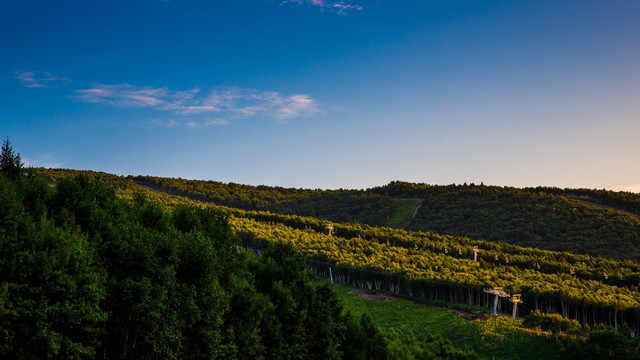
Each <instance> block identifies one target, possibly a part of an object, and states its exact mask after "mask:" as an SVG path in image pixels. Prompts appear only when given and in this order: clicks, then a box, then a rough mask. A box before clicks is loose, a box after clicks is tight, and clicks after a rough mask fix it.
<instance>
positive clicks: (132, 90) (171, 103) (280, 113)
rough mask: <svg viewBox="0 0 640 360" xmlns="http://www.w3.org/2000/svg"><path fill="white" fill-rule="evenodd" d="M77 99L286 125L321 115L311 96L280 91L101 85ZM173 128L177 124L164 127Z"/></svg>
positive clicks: (188, 114) (76, 96)
mask: <svg viewBox="0 0 640 360" xmlns="http://www.w3.org/2000/svg"><path fill="white" fill-rule="evenodd" d="M74 98H75V99H77V100H79V101H83V102H88V103H101V104H108V105H113V106H120V107H134V108H151V109H155V110H159V111H168V112H171V113H173V114H175V115H179V116H181V117H184V118H186V117H189V116H194V115H200V116H206V115H207V114H219V115H220V116H222V117H224V118H249V117H254V116H262V117H268V118H273V119H276V120H278V121H285V120H287V119H290V118H295V117H303V116H310V115H313V114H316V113H318V112H319V111H320V110H319V108H318V105H317V102H316V101H315V100H314V99H313V98H312V97H310V96H309V95H305V94H295V95H284V94H281V93H279V92H276V91H263V90H255V89H241V88H215V89H213V90H211V91H209V92H207V93H205V92H203V91H202V90H201V89H200V88H194V89H192V90H187V91H173V90H170V89H168V88H166V87H163V88H153V87H144V86H134V85H129V84H120V85H103V84H100V85H96V86H94V87H92V88H89V89H81V90H77V91H76V95H75V96H74ZM207 121H210V122H209V123H208V125H214V124H216V123H215V121H219V120H202V121H201V122H200V124H205V123H207ZM211 121H213V122H211ZM224 121H227V120H224ZM157 125H160V124H157ZM171 125H174V124H172V123H170V124H165V125H164V126H166V127H171ZM218 125H219V124H218Z"/></svg>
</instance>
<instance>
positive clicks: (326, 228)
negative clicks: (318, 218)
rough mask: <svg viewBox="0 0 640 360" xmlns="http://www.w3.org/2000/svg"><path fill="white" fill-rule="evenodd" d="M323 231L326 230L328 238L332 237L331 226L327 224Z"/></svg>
mask: <svg viewBox="0 0 640 360" xmlns="http://www.w3.org/2000/svg"><path fill="white" fill-rule="evenodd" d="M324 229H325V230H327V234H328V235H329V236H331V235H333V225H331V224H328V225H327V226H325V227H324Z"/></svg>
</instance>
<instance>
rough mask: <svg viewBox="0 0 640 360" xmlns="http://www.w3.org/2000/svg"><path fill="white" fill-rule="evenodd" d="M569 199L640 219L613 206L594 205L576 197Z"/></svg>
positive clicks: (638, 216) (639, 216)
mask: <svg viewBox="0 0 640 360" xmlns="http://www.w3.org/2000/svg"><path fill="white" fill-rule="evenodd" d="M567 198H568V199H572V200H578V201H580V202H581V203H583V204H586V205H591V206H596V207H599V208H603V209H609V210H613V211H615V212H619V213H623V214H627V215H629V216H633V217H634V218H636V219H640V215H637V214H634V213H630V212H628V211H625V210H622V209H616V208H614V207H611V206H607V205H602V204H596V203H592V202H590V201H586V200H582V199H580V198H579V197H575V196H568V197H567Z"/></svg>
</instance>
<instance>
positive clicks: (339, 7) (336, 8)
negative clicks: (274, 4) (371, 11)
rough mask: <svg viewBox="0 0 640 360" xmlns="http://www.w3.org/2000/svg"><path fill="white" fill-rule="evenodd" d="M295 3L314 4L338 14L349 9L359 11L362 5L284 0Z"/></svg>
mask: <svg viewBox="0 0 640 360" xmlns="http://www.w3.org/2000/svg"><path fill="white" fill-rule="evenodd" d="M289 2H290V3H296V4H306V5H311V6H316V7H319V8H321V9H326V10H333V11H336V12H337V13H338V14H340V15H346V14H347V13H348V12H349V11H360V10H362V6H360V5H358V4H354V3H352V2H346V1H333V0H285V1H283V2H282V4H284V3H289Z"/></svg>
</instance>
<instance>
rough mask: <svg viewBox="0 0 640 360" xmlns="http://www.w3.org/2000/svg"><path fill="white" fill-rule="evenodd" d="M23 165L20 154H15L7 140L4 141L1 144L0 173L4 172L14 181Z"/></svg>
mask: <svg viewBox="0 0 640 360" xmlns="http://www.w3.org/2000/svg"><path fill="white" fill-rule="evenodd" d="M23 165H24V163H23V162H22V160H21V159H20V154H16V153H15V152H14V151H13V148H12V147H11V143H10V142H9V139H8V138H7V139H5V140H4V142H3V143H2V153H1V154H0V171H2V172H4V173H5V174H6V175H7V176H8V177H9V178H10V179H16V178H17V177H18V175H20V173H21V172H22V166H23Z"/></svg>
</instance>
